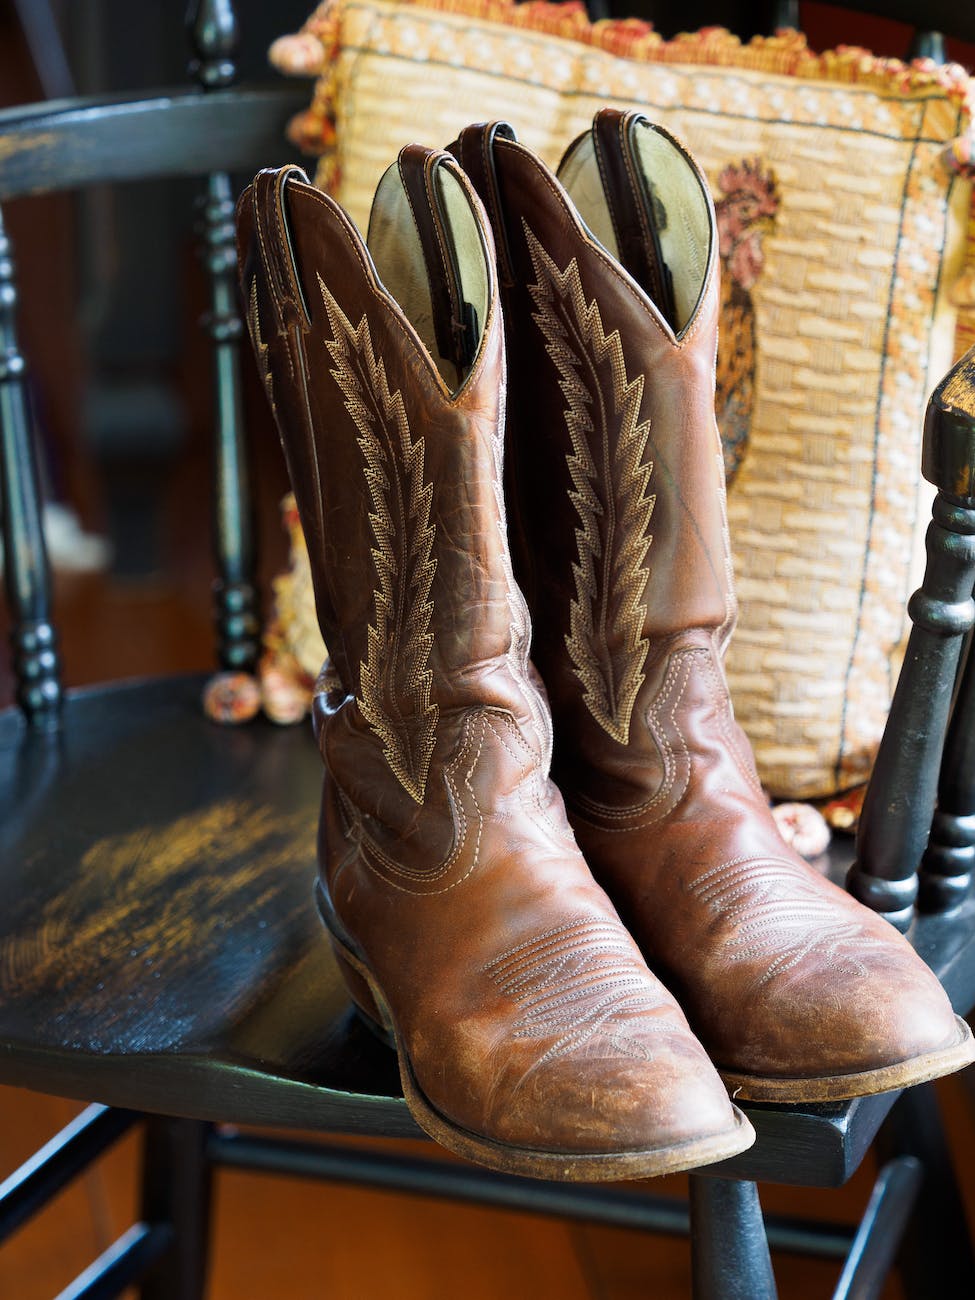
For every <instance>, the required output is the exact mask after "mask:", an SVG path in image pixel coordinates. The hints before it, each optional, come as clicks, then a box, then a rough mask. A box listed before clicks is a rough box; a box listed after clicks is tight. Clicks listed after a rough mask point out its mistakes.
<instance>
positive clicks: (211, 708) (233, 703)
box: [203, 673, 261, 726]
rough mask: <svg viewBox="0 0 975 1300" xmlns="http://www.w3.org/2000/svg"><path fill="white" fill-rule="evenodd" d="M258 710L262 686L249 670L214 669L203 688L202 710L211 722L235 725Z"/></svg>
mask: <svg viewBox="0 0 975 1300" xmlns="http://www.w3.org/2000/svg"><path fill="white" fill-rule="evenodd" d="M260 711H261V690H260V687H259V686H258V684H257V681H256V679H255V678H253V677H252V676H251V675H250V673H217V675H216V676H215V677H211V678H210V680H209V681H208V682H207V684H206V686H205V687H204V688H203V712H204V713H205V714H206V715H207V717H208V718H209V719H210V721H211V722H219V723H221V724H222V725H224V726H237V725H239V724H240V723H242V722H250V720H251V718H256V717H257V715H258V713H260Z"/></svg>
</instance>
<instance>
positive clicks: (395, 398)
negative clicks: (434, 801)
mask: <svg viewBox="0 0 975 1300" xmlns="http://www.w3.org/2000/svg"><path fill="white" fill-rule="evenodd" d="M318 284H319V288H320V289H321V292H322V298H323V299H324V302H325V310H326V312H327V314H328V321H329V326H330V328H331V331H332V336H333V337H332V340H331V342H329V341H328V340H326V347H327V348H328V351H329V354H330V356H331V358H332V360H333V362H334V363H335V367H334V369H333V370H332V372H331V373H332V376H333V378H334V379H335V381H336V383H337V384H338V386H339V388H340V389H341V390H342V393H343V395H344V397H345V408H346V410H347V411H348V412H349V415H350V416H351V417H352V420H353V422H354V423H355V426H356V428H357V429H358V430H359V438H358V439H357V441H358V444H359V449H360V450H361V452H362V458H363V462H364V469H365V477H366V482H367V484H368V486H369V497H370V500H371V502H372V510H371V512H370V514H369V523H370V524H371V526H372V533H373V537H374V538H375V541H376V545H375V546H374V547H373V548H372V558H373V561H374V562H375V566H376V579H377V585H376V588H375V593H374V599H375V610H376V614H375V620H374V621H373V623H371V624H370V626H369V629H368V632H367V657H366V661H365V663H361V664H360V665H359V696H358V703H359V709H360V711H361V713H362V716H363V717H364V718H365V719H366V721H367V722H368V724H369V726H370V727H371V728H372V730H373V731H374V732H375V734H376V735H377V736H378V737H379V738H380V740H381V741H382V742H383V752H384V753H385V755H386V760H387V762H388V763H389V766H390V768H391V769H392V771H393V773H394V775H395V776H396V778H397V780H398V781H399V782H400V784H401V785H402V786H403V788H404V790H406V791H407V793H408V794H409V795H410V796H411V797H412V798H413V799H415V800H416V802H417V803H422V802H423V797H424V794H425V792H426V785H427V776H428V774H429V771H430V760H431V758H432V757H433V750H434V746H435V745H436V741H437V721H438V719H439V716H440V711H439V709H438V707H437V705H436V704H435V703H432V702H431V699H430V691H431V688H432V686H433V673H432V672H431V670H430V666H429V665H430V651H431V649H432V647H433V634H432V633H431V632H430V630H429V628H430V617H431V615H432V613H433V602H432V601H431V600H430V599H429V596H430V588H431V585H432V583H433V576H434V574H435V573H436V569H437V561H436V559H432V558H431V552H432V549H433V542H434V537H435V533H436V530H435V528H434V526H433V525H432V524H431V523H430V507H431V503H432V500H433V484H432V483H424V473H423V459H424V440H423V439H422V438H417V439H416V440H415V441H414V439H413V438H412V436H411V434H410V426H409V421H408V420H407V417H406V408H405V406H404V404H403V397H402V394H401V393H400V392H399V390H397V391H396V392H395V393H390V391H389V383H388V381H387V379H386V368H385V366H384V364H383V362H382V360H381V359H378V358H377V357H376V354H375V350H374V348H373V343H372V335H371V334H370V332H369V323H368V320H367V318H366V316H365V315H363V317H362V319H361V320H360V322H359V324H358V326H357V327H356V328H353V327H352V325H351V324H350V322H349V320H348V318H347V317H346V315H345V313H344V312H343V311H342V309H341V307H339V305H338V303H337V302H336V300H335V298H334V297H333V296H332V294H331V293H330V292H329V290H328V289H327V288H326V286H325V283H324V281H323V280H322V278H321V276H320V275H319V276H318Z"/></svg>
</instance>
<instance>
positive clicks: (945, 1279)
mask: <svg viewBox="0 0 975 1300" xmlns="http://www.w3.org/2000/svg"><path fill="white" fill-rule="evenodd" d="M877 1150H878V1154H879V1156H880V1158H881V1159H882V1160H891V1161H893V1160H898V1159H903V1158H908V1159H915V1158H916V1160H917V1163H918V1179H919V1195H918V1197H917V1204H916V1208H915V1212H914V1214H913V1216H912V1217H911V1219H910V1222H909V1223H908V1224H907V1231H906V1233H905V1234H904V1239H903V1242H902V1243H900V1249H899V1259H898V1263H899V1271H900V1277H901V1282H902V1285H903V1287H904V1293H905V1297H906V1300H937V1298H939V1297H942V1296H955V1295H957V1296H971V1295H975V1254H973V1249H972V1241H971V1237H970V1236H969V1232H968V1226H967V1221H966V1213H965V1205H964V1202H963V1199H962V1195H961V1189H960V1188H959V1186H958V1179H957V1177H956V1174H955V1169H954V1165H953V1162H952V1159H951V1153H950V1151H949V1149H948V1144H947V1140H946V1138H945V1131H944V1127H943V1125H942V1123H941V1114H940V1109H939V1105H938V1098H937V1094H936V1092H935V1090H934V1088H933V1087H932V1085H930V1084H925V1085H923V1086H921V1087H919V1088H911V1089H909V1090H908V1091H907V1092H905V1093H904V1094H903V1096H902V1097H901V1098H900V1100H899V1101H898V1103H897V1105H896V1106H895V1107H894V1109H893V1111H892V1112H891V1115H890V1118H889V1120H888V1121H887V1123H886V1124H885V1125H884V1127H883V1129H882V1130H881V1133H880V1136H879V1139H878V1143H877Z"/></svg>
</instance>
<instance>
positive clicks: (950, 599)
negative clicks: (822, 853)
mask: <svg viewBox="0 0 975 1300" xmlns="http://www.w3.org/2000/svg"><path fill="white" fill-rule="evenodd" d="M922 471H923V473H924V476H925V478H927V479H928V481H929V482H931V483H933V484H934V485H935V487H936V488H937V489H938V496H937V498H936V500H935V503H934V507H933V511H932V514H933V521H932V523H931V524H930V525H929V528H928V533H927V539H926V547H927V557H928V558H927V567H926V569H925V574H924V581H923V582H922V584H921V588H920V590H919V591H916V592H915V593H914V595H913V596H912V597H911V601H910V604H909V605H908V612H909V614H910V616H911V620H912V622H913V624H914V627H913V629H912V631H911V636H910V639H909V641H908V646H907V652H906V654H905V657H904V664H903V667H902V668H901V672H900V677H899V679H898V682H897V688H896V690H895V692H894V700H893V703H892V704H891V708H890V714H889V717H888V720H887V726H886V728H885V730H884V735H883V739H882V741H881V744H880V749H879V751H878V754H877V760H876V763H875V765H874V770H873V775H872V778H871V781H870V786H869V789H868V791H867V795H866V798H865V800H864V805H863V811H862V814H861V818H860V827H859V833H858V836H857V859H856V862H855V863H854V865H853V867H852V868H851V871H850V874H849V876H848V878H847V887H848V888H849V889H850V892H851V893H852V894H854V895H855V897H857V898H859V899H860V901H861V902H863V903H866V904H867V906H869V907H873V908H875V909H876V910H877V911H878V912H881V913H883V914H884V915H885V916H886V917H887V919H888V920H889V921H891V923H892V924H894V925H896V926H898V927H899V928H900V929H906V928H907V927H908V926H909V925H910V923H911V919H912V916H913V910H914V903H915V900H916V898H917V894H918V878H917V870H918V867H919V865H920V862H921V855H922V854H923V852H924V849H925V845H926V844H927V839H928V833H929V830H930V827H931V820H932V817H933V815H934V806H935V798H936V793H937V785H938V772H939V767H940V763H941V753H942V749H943V746H944V740H945V729H946V726H947V723H948V714H949V709H950V705H951V697H952V693H953V689H954V685H955V678H956V674H957V670H958V657H959V654H960V652H961V647H962V641H963V638H964V636H965V634H966V633H967V632H968V631H969V630H970V629H971V627H972V626H973V624H975V601H973V600H972V587H973V584H975V349H973V350H972V351H971V352H969V353H968V354H967V355H966V356H964V357H963V358H962V359H961V360H960V361H959V362H958V363H957V364H956V365H955V366H954V368H953V369H952V370H951V371H950V372H949V374H948V375H947V376H946V377H945V379H944V380H942V382H941V383H940V384H939V385H938V387H937V388H936V389H935V390H934V393H933V394H932V396H931V400H930V402H929V403H928V409H927V413H926V416H925V423H924V443H923V457H922Z"/></svg>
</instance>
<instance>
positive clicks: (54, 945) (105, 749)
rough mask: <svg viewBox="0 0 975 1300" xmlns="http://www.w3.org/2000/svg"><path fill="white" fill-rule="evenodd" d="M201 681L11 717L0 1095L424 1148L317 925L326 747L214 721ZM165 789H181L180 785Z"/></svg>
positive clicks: (163, 684) (2, 773) (280, 732)
mask: <svg viewBox="0 0 975 1300" xmlns="http://www.w3.org/2000/svg"><path fill="white" fill-rule="evenodd" d="M200 688H201V679H199V678H197V677H183V678H177V679H170V680H166V681H153V682H137V683H132V684H124V685H114V686H110V687H103V688H98V689H95V690H87V691H82V692H78V693H76V694H73V695H71V696H70V697H69V699H68V701H67V707H66V717H65V726H64V729H63V731H62V732H61V733H59V734H57V735H46V734H44V733H37V732H32V731H30V730H28V729H27V728H26V727H25V726H24V724H23V722H22V719H21V717H20V715H19V714H18V713H17V712H16V711H13V710H11V711H8V712H6V713H4V714H2V715H0V806H2V807H4V808H5V809H6V810H7V813H6V815H5V819H4V823H3V826H2V827H0V856H2V858H3V860H4V862H5V864H6V870H5V880H6V882H7V891H6V896H7V899H8V903H7V905H6V906H5V908H4V910H3V915H2V919H0V1079H2V1080H3V1082H5V1083H10V1084H19V1085H23V1086H26V1087H32V1088H38V1089H40V1090H42V1091H49V1092H57V1093H61V1094H64V1093H69V1094H70V1093H73V1094H74V1095H76V1096H78V1097H85V1098H90V1097H91V1096H93V1095H97V1096H98V1097H99V1098H100V1099H101V1100H104V1101H108V1102H111V1103H114V1104H116V1105H120V1106H125V1107H129V1108H133V1109H138V1110H159V1111H164V1112H166V1113H170V1114H172V1113H176V1114H181V1115H192V1116H194V1117H197V1118H213V1119H221V1120H227V1121H237V1122H243V1121H249V1122H251V1123H275V1124H291V1125H301V1126H302V1127H314V1128H323V1127H332V1128H334V1127H338V1128H342V1129H345V1130H346V1131H348V1130H349V1129H350V1128H352V1129H357V1128H363V1127H369V1120H370V1117H371V1118H372V1120H373V1127H375V1128H376V1129H377V1131H378V1128H379V1127H380V1126H381V1129H382V1131H383V1132H386V1133H389V1132H391V1131H392V1132H402V1133H403V1134H415V1133H416V1132H417V1130H416V1127H415V1125H414V1124H413V1121H412V1120H411V1119H410V1117H409V1115H408V1112H407V1110H406V1107H405V1104H404V1103H403V1101H402V1099H401V1097H400V1095H399V1085H398V1076H397V1071H396V1066H395V1061H394V1058H393V1055H392V1053H391V1052H389V1050H388V1049H387V1048H386V1047H385V1046H383V1045H382V1044H381V1043H379V1042H378V1041H376V1040H375V1039H374V1038H373V1036H372V1035H371V1034H370V1033H369V1032H368V1030H366V1029H365V1028H364V1027H363V1026H362V1024H361V1023H360V1022H359V1021H358V1019H357V1018H356V1017H355V1016H354V1015H353V1014H352V1013H351V1011H350V1007H349V1003H348V998H347V996H346V994H345V992H344V988H343V986H342V984H341V981H340V978H339V975H338V972H337V970H336V968H335V965H334V963H333V961H332V957H331V953H330V950H329V946H328V943H327V941H326V939H325V937H324V933H323V931H322V928H321V924H320V922H319V920H318V917H317V913H316V912H315V909H314V907H313V905H312V884H313V880H314V859H315V829H316V825H317V816H318V797H319V791H320V787H321V764H320V760H319V758H318V755H317V753H316V752H315V745H314V740H313V738H312V736H311V734H310V730H309V729H308V728H306V727H289V728H278V727H274V726H272V725H271V724H269V723H264V722H255V723H252V724H250V725H249V726H246V727H243V728H237V729H231V728H221V727H217V726H214V725H213V724H212V723H210V722H208V721H207V720H206V718H205V717H204V716H203V713H202V710H201V708H200ZM163 774H165V779H164V780H162V779H160V778H161V776H162V775H163Z"/></svg>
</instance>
